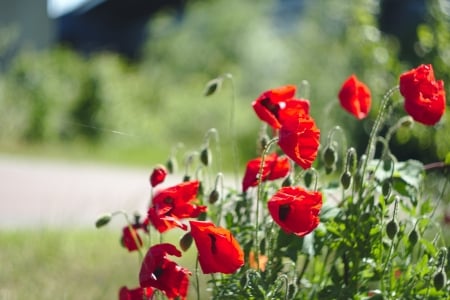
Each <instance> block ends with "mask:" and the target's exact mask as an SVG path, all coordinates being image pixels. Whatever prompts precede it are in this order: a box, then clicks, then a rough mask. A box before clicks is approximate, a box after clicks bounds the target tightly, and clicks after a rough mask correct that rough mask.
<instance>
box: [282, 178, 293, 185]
mask: <svg viewBox="0 0 450 300" xmlns="http://www.w3.org/2000/svg"><path fill="white" fill-rule="evenodd" d="M291 185H292V177H291V176H287V177H286V178H285V179H284V180H283V182H282V183H281V186H291Z"/></svg>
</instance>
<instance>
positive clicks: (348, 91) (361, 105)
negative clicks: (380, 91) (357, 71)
mask: <svg viewBox="0 0 450 300" xmlns="http://www.w3.org/2000/svg"><path fill="white" fill-rule="evenodd" d="M338 97H339V101H340V103H341V106H342V107H343V108H344V109H345V110H347V111H348V112H349V113H351V114H352V115H354V116H355V117H356V118H357V119H359V120H361V119H364V118H365V117H366V116H367V114H368V113H369V111H370V105H371V103H372V98H371V95H370V90H369V88H368V87H367V86H366V85H365V84H364V83H363V82H361V81H359V80H358V78H356V76H355V75H351V76H350V77H348V78H347V80H346V81H345V82H344V83H343V84H342V87H341V90H340V91H339V95H338Z"/></svg>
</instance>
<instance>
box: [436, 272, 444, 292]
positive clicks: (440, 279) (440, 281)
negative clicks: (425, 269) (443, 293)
mask: <svg viewBox="0 0 450 300" xmlns="http://www.w3.org/2000/svg"><path fill="white" fill-rule="evenodd" d="M446 283H447V276H446V275H445V273H444V272H443V270H440V271H439V272H437V273H436V274H434V276H433V285H434V288H435V289H436V290H437V291H440V290H442V288H443V287H444V286H445V285H446Z"/></svg>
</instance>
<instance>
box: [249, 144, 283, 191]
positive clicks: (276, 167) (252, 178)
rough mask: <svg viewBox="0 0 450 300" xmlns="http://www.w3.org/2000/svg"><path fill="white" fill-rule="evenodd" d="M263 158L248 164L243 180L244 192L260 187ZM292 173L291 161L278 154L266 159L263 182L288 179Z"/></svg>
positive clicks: (268, 156)
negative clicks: (259, 176) (290, 172)
mask: <svg viewBox="0 0 450 300" xmlns="http://www.w3.org/2000/svg"><path fill="white" fill-rule="evenodd" d="M261 161H262V158H261V157H258V158H255V159H252V160H250V161H248V162H247V168H246V169H245V175H244V178H243V180H242V190H243V191H244V192H245V191H247V190H248V188H249V187H252V186H257V185H258V173H259V169H260V166H261ZM289 171H290V164H289V159H288V158H287V157H286V156H278V155H277V154H276V153H272V154H269V155H267V156H266V157H265V158H264V166H263V170H262V177H261V181H266V180H276V179H279V178H283V177H286V176H287V175H288V174H289Z"/></svg>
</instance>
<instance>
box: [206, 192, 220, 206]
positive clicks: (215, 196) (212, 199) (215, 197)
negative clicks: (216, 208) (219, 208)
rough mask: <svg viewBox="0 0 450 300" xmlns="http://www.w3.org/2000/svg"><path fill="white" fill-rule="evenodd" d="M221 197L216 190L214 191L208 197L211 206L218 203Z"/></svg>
mask: <svg viewBox="0 0 450 300" xmlns="http://www.w3.org/2000/svg"><path fill="white" fill-rule="evenodd" d="M219 196H220V195H219V192H218V191H217V190H216V189H214V190H212V191H211V193H210V194H209V197H208V202H209V204H214V203H216V202H217V200H219Z"/></svg>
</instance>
